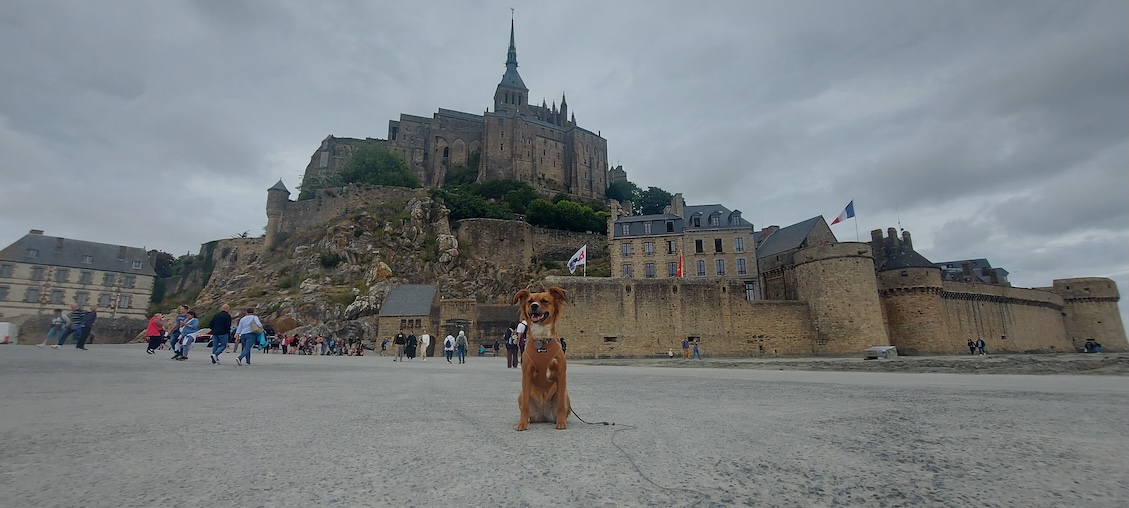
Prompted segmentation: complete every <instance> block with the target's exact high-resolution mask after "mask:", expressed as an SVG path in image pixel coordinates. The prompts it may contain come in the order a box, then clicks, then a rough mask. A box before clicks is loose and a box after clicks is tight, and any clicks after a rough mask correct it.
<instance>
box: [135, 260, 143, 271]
mask: <svg viewBox="0 0 1129 508" xmlns="http://www.w3.org/2000/svg"><path fill="white" fill-rule="evenodd" d="M133 269H134V270H140V269H141V261H134V262H133Z"/></svg>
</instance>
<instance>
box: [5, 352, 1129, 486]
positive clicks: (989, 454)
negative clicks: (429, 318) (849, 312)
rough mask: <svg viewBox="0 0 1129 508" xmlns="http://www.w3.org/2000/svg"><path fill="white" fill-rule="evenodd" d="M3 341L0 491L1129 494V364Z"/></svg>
mask: <svg viewBox="0 0 1129 508" xmlns="http://www.w3.org/2000/svg"><path fill="white" fill-rule="evenodd" d="M202 349H203V348H202V347H198V348H197V349H196V351H194V352H193V353H194V354H193V357H192V359H191V360H189V361H187V362H174V361H171V360H169V359H168V356H169V355H146V354H145V353H144V350H143V346H139V345H126V346H108V345H106V346H98V345H95V346H94V347H92V348H91V349H90V350H89V351H78V350H75V349H73V348H66V349H60V350H52V349H46V350H44V349H39V348H35V347H31V346H0V387H2V391H0V506H5V507H7V506H13V507H23V506H36V507H52V506H58V507H72V506H83V507H102V506H105V507H120V506H146V507H148V506H181V507H197V506H199V507H222V506H240V507H290V506H295V507H307V506H551V505H554V506H555V505H559V506H585V507H588V506H729V505H750V506H1023V507H1027V506H1111V507H1112V506H1125V504H1126V502H1127V500H1129V485H1127V484H1126V481H1127V479H1129V439H1126V435H1127V434H1129V378H1126V377H1122V376H1093V375H1091V376H1021V375H965V374H900V373H861V372H805V371H771V370H749V369H720V368H717V369H715V368H696V369H670V368H661V367H634V366H603V365H584V364H579V363H578V364H574V365H570V369H569V380H570V393H571V395H572V399H573V405H574V408H575V410H576V412H577V413H578V414H579V415H580V416H581V417H582V418H584V419H585V420H588V421H610V422H615V425H614V426H610V425H608V426H605V425H585V424H583V423H580V422H578V421H576V420H575V419H572V420H571V426H570V428H569V429H568V430H564V431H558V430H555V429H554V428H553V427H552V425H549V424H537V425H534V426H532V428H531V429H530V430H529V431H526V432H515V431H513V430H512V428H513V425H514V423H515V421H516V419H517V408H516V402H515V399H516V397H517V392H518V389H519V374H518V372H516V371H514V370H507V369H506V368H505V366H504V359H503V358H477V357H473V358H470V359H469V361H468V363H467V364H466V365H457V364H454V365H451V364H447V363H446V362H445V361H443V360H442V359H431V360H428V361H427V362H426V363H423V362H420V361H419V360H418V359H417V360H415V361H413V362H408V363H404V364H401V363H394V362H392V360H391V359H390V358H388V357H384V358H381V357H377V356H366V357H363V358H349V357H305V356H287V357H283V356H278V355H257V354H256V355H255V356H254V365H253V366H251V367H236V366H235V364H234V363H235V362H234V356H233V355H230V354H228V355H225V358H224V360H223V361H224V364H223V365H220V366H214V365H211V363H210V362H209V361H208V356H207V354H206V353H205V352H204V351H203V350H202Z"/></svg>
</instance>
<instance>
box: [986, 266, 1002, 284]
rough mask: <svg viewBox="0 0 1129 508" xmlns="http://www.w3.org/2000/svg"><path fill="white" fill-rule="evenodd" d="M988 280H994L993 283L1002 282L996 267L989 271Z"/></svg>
mask: <svg viewBox="0 0 1129 508" xmlns="http://www.w3.org/2000/svg"><path fill="white" fill-rule="evenodd" d="M988 280H990V281H992V284H999V283H1000V274H999V273H997V272H996V269H995V268H993V269H991V270H990V271H988Z"/></svg>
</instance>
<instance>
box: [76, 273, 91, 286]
mask: <svg viewBox="0 0 1129 508" xmlns="http://www.w3.org/2000/svg"><path fill="white" fill-rule="evenodd" d="M93 282H94V272H82V273H80V274H79V276H78V283H79V284H92V283H93Z"/></svg>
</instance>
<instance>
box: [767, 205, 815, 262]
mask: <svg viewBox="0 0 1129 508" xmlns="http://www.w3.org/2000/svg"><path fill="white" fill-rule="evenodd" d="M821 220H823V216H822V215H818V216H815V217H812V218H810V219H808V220H806V221H803V222H797V223H796V224H792V225H791V226H787V227H783V228H780V229H778V230H776V232H775V233H772V234H771V235H768V238H766V239H765V240H764V243H763V244H761V246H760V247H758V248H757V257H761V258H765V257H768V256H774V255H776V254H779V253H781V252H784V251H786V250H789V249H797V248H799V247H800V246H802V245H803V244H804V240H806V239H807V238H808V235H809V234H811V230H812V229H813V228H815V225H816V224H818V223H819V221H821Z"/></svg>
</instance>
